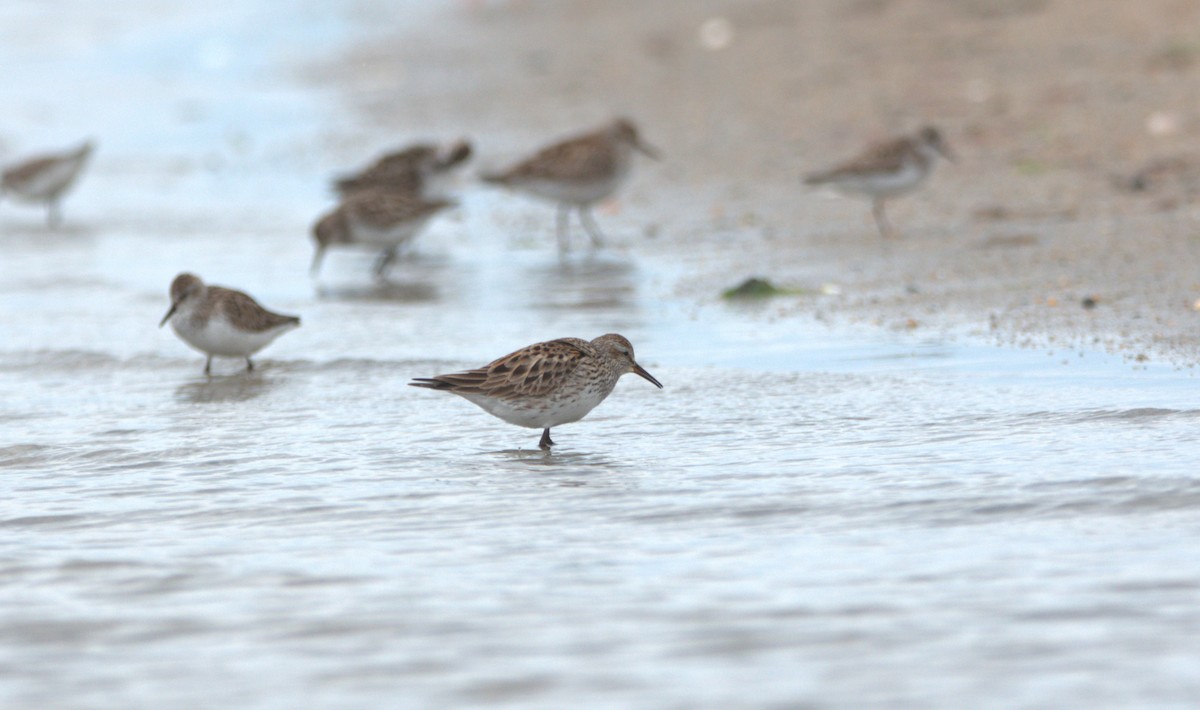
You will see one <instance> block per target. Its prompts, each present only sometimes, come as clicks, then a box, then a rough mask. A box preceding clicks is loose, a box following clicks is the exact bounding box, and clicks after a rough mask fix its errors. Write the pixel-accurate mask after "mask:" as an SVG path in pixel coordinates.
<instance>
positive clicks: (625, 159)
mask: <svg viewBox="0 0 1200 710" xmlns="http://www.w3.org/2000/svg"><path fill="white" fill-rule="evenodd" d="M634 150H638V151H640V152H642V153H643V154H645V155H647V156H649V157H651V158H654V159H656V160H657V159H658V157H659V156H658V151H657V150H655V149H654V148H652V147H650V146H648V145H646V143H645V142H643V141H642V139H641V138H639V137H638V131H637V128H636V127H634V125H633V123H632V122H630V121H629V120H627V119H624V118H619V119H617V120H615V121H613V122H612V123H611V124H609V125H607V126H605V127H603V128H601V129H599V130H597V131H593V132H591V133H587V134H584V135H581V136H576V137H573V138H568V139H567V140H564V141H561V142H559V143H555V144H554V145H551V146H548V147H546V148H543V149H541V150H539V151H538V152H537V153H535V154H534V155H533V156H532V157H530V158H528V159H526V160H523V161H521V162H520V163H517V164H516V165H514V166H513V167H511V168H509V169H507V170H504V171H502V172H499V173H494V174H488V175H483V176H482V177H483V180H484V181H485V182H490V183H494V184H497V185H503V186H505V187H510V188H513V189H515V190H518V191H521V192H526V193H529V194H531V195H534V196H535V197H540V198H543V199H546V200H549V201H551V202H554V203H556V204H557V205H558V224H557V230H556V234H557V236H558V247H559V249H560V250H561V251H566V250H567V249H568V248H569V247H570V244H569V242H568V234H567V229H568V222H569V220H570V216H571V210H572V209H575V210H578V212H579V220H580V221H581V222H582V223H583V226H584V229H586V230H587V232H588V234H589V235H590V236H591V238H592V243H593V244H594V245H595V246H600V245H602V244H603V243H604V235H603V234H601V232H600V228H599V227H598V226H596V221H595V219H593V218H592V205H593V204H595V203H597V202H600V201H601V200H604V199H607V198H608V197H609V196H610V195H612V194H613V193H614V192H616V191H617V188H619V187H620V186H621V184H622V183H623V182H624V181H625V179H626V178H627V177H628V176H629V171H630V168H632V167H633V151H634Z"/></svg>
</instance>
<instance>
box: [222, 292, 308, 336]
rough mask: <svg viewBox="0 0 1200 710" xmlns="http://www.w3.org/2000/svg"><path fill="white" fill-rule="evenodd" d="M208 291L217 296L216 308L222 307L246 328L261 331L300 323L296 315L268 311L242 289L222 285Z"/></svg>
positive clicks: (231, 318) (224, 311)
mask: <svg viewBox="0 0 1200 710" xmlns="http://www.w3.org/2000/svg"><path fill="white" fill-rule="evenodd" d="M208 292H209V294H211V295H212V296H214V297H215V298H213V299H212V300H213V302H214V303H215V304H216V308H219V309H221V311H222V312H223V313H224V314H225V315H226V316H228V317H229V319H230V320H232V321H234V322H235V323H237V324H238V325H239V326H241V327H243V328H245V329H246V330H249V331H252V332H255V333H261V332H262V331H264V330H270V329H272V328H277V327H279V326H281V325H287V324H289V323H296V324H299V323H300V319H299V318H297V317H296V316H285V315H282V314H280V313H272V312H271V311H268V310H267V309H265V308H263V307H262V306H261V305H259V303H258V301H255V300H254V299H253V298H251V297H250V296H248V295H246V294H244V293H242V292H241V291H235V290H233V289H231V288H223V287H221V286H209V287H208Z"/></svg>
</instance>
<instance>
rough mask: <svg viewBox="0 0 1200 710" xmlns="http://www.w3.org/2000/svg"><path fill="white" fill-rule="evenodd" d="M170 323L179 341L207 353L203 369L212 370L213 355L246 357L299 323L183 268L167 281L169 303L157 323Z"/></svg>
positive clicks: (250, 364)
mask: <svg viewBox="0 0 1200 710" xmlns="http://www.w3.org/2000/svg"><path fill="white" fill-rule="evenodd" d="M167 323H170V324H171V329H172V330H174V331H175V334H176V335H178V336H179V338H180V339H181V340H183V342H185V343H187V344H188V345H190V346H192V347H193V348H195V349H196V350H199V351H200V352H202V353H204V354H205V355H207V356H208V357H207V359H206V360H205V362H204V373H205V374H210V373H211V372H212V359H213V356H214V355H219V356H222V357H237V358H245V359H246V369H247V370H253V369H254V363H253V362H252V361H251V360H250V356H251V355H253V354H254V353H256V352H258V351H259V350H262V349H263V348H265V347H267V346H268V345H270V344H271V342H272V341H274V340H275V339H276V338H278V337H279V336H281V335H283V334H284V333H286V332H288V331H289V330H292V329H294V328H297V327H299V326H300V319H299V318H298V317H296V316H285V315H280V314H278V313H272V312H271V311H268V310H267V309H265V308H263V307H262V306H260V305H259V304H258V301H255V300H254V299H253V298H251V297H250V296H248V295H246V294H245V293H242V292H241V291H235V290H233V289H229V288H223V287H221V286H209V285H207V284H205V283H204V282H203V281H202V280H201V279H200V277H199V276H196V275H194V274H189V273H182V274H179V275H178V276H176V277H175V280H174V281H172V282H171V306H170V308H168V309H167V313H166V315H165V316H163V319H162V321H161V322H160V323H159V324H158V327H160V328H161V327H163V326H164V325H166V324H167Z"/></svg>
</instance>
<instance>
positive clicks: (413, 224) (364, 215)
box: [310, 188, 455, 277]
mask: <svg viewBox="0 0 1200 710" xmlns="http://www.w3.org/2000/svg"><path fill="white" fill-rule="evenodd" d="M454 204H455V203H454V202H453V201H451V200H444V199H440V198H426V197H422V196H421V195H420V193H417V192H411V191H408V190H393V189H386V188H375V189H371V190H362V191H360V192H355V193H352V194H351V195H350V196H349V197H347V198H346V199H345V200H343V201H342V203H341V204H340V205H338V206H337V207H336V208H334V209H333V210H332V211H330V212H328V213H327V214H325V215H323V216H322V217H321V218H320V219H319V220H317V223H316V224H315V225H314V226H313V239H314V240H315V241H316V243H317V249H316V252H315V253H314V254H313V262H312V267H311V270H310V271H311V273H312V275H313V276H316V275H317V273H318V272H319V271H320V269H321V261H322V259H323V258H324V257H325V250H326V249H328V248H330V247H334V246H337V247H341V246H362V247H367V248H371V249H381V250H382V253H381V254H380V256H379V259H378V260H377V261H376V262H375V275H376V276H378V277H382V276H383V275H384V274H385V273H386V272H387V268H388V266H390V265H391V263H392V262H393V261H395V259H396V253H397V251H399V249H400V247H402V246H404V245H405V244H407V243H408V242H410V241H412V239H413V237H415V236H416V235H417V233H418V232H420V231H421V228H422V227H424V226H425V223H426V222H428V221H429V219H430V218H431V217H433V216H434V215H435V214H437V213H438V212H441V211H442V210H444V209H446V208H447V207H452V206H454Z"/></svg>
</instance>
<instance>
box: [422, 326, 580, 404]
mask: <svg viewBox="0 0 1200 710" xmlns="http://www.w3.org/2000/svg"><path fill="white" fill-rule="evenodd" d="M594 354H595V351H594V349H593V348H592V346H591V344H590V343H588V342H587V341H586V340H580V339H579V338H560V339H558V340H550V341H547V342H544V343H537V344H534V345H530V346H529V347H526V348H521V349H520V350H518V351H516V352H514V353H510V354H508V355H505V356H504V357H502V358H500V359H498V360H494V361H493V362H490V363H488V364H487V365H484V366H483V367H480V368H477V369H474V370H467V371H465V372H456V373H452V374H449V375H438V376H437V377H429V378H424V377H422V378H416V379H415V380H413V381H412V382H410V383H409V384H410V385H412V386H414V387H428V388H430V389H436V390H447V391H450V392H456V393H459V394H482V395H487V396H489V397H498V398H501V399H504V398H509V397H539V396H542V395H546V394H549V393H550V392H551V391H553V390H554V389H555V388H556V387H558V386H560V385H561V384H562V382H563V380H564V379H566V377H567V375H569V374H570V373H571V372H572V371H574V370H575V368H577V367H579V365H580V363H581V362H583V361H584V360H585V359H586V358H588V357H592V356H593V355H594Z"/></svg>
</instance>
